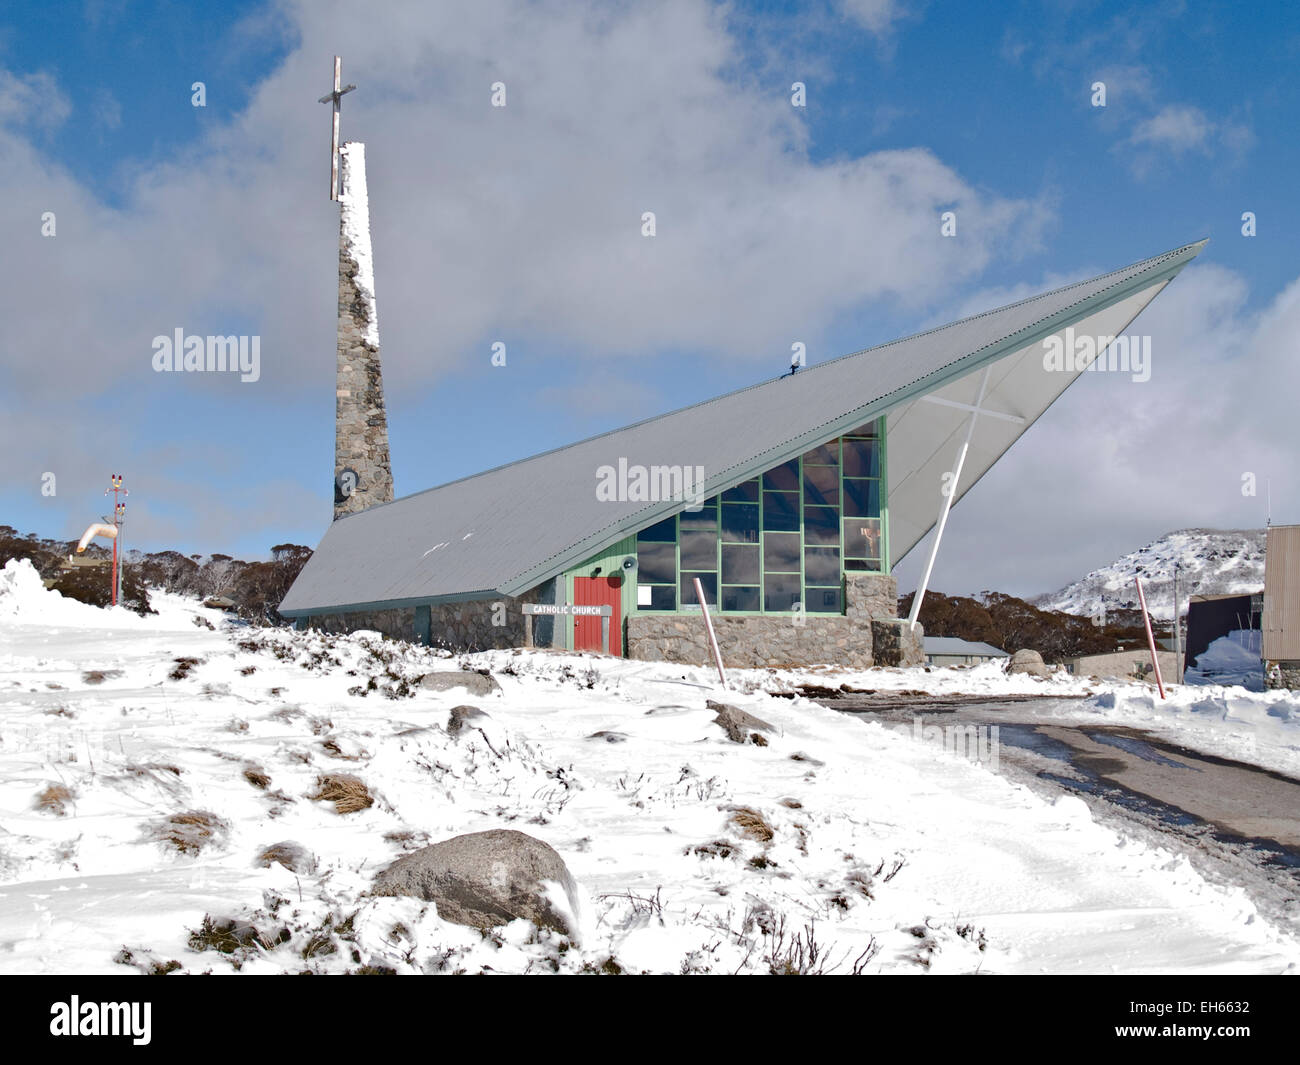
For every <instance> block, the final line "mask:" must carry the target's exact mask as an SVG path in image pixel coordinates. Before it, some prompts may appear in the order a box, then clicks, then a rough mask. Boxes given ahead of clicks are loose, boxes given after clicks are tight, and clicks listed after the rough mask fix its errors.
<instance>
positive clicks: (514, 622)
mask: <svg viewBox="0 0 1300 1065" xmlns="http://www.w3.org/2000/svg"><path fill="white" fill-rule="evenodd" d="M546 587H548V586H543V587H542V588H534V589H533V590H532V591H529V592H525V593H524V594H523V595H522V596H518V597H514V596H498V597H497V598H495V599H475V600H471V601H468V602H464V603H441V604H434V605H432V606H430V607H428V608H427V609H428V612H429V621H428V626H429V631H428V638H427V642H428V643H429V644H430V645H431V646H433V647H443V648H446V649H447V650H449V651H457V652H462V651H488V650H495V649H498V648H507V647H522V646H523V644H524V615H523V611H522V610H521V609H520V606H521V605H522V604H523V603H536V602H541V601H543V600H542V599H541V598H540V595H541V593H542V592H543V590H544V589H545V588H546ZM423 609H424V608H420V607H396V608H393V609H390V610H356V611H350V612H348V613H346V614H317V615H315V616H314V617H311V618H308V619H306V622H307V627H308V628H312V629H320V630H321V631H324V632H356V631H358V630H359V629H373V630H375V631H376V632H381V633H383V634H384V635H385V636H388V637H391V638H392V639H394V640H406V641H407V642H409V643H425V642H426V634H425V632H424V631H423V629H424V621H423V616H422V610H423ZM534 620H536V619H534ZM498 622H499V624H498ZM538 629H539V630H540V629H541V626H538ZM533 643H534V645H536V646H541V647H545V646H548V645H549V643H550V635H549V634H548V633H546V632H545V631H534V633H533Z"/></svg>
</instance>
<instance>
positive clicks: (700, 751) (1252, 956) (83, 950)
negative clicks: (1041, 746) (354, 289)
mask: <svg viewBox="0 0 1300 1065" xmlns="http://www.w3.org/2000/svg"><path fill="white" fill-rule="evenodd" d="M154 600H155V605H156V606H157V607H158V608H159V610H160V613H159V615H158V616H157V617H149V618H144V619H141V618H137V617H135V616H133V615H131V614H128V613H125V612H123V611H110V612H105V611H100V610H96V609H94V608H90V607H83V606H81V605H80V604H75V603H70V602H68V601H66V600H63V599H61V598H60V597H58V596H56V595H54V594H52V593H49V592H46V591H45V590H44V589H43V588H42V587H41V586H40V582H39V580H37V579H36V575H35V573H34V572H33V571H31V570H30V567H28V566H27V565H26V564H25V563H10V564H9V566H8V567H6V569H5V570H4V571H3V573H2V574H0V767H2V770H0V972H6V973H95V972H121V973H131V972H137V971H150V970H155V969H157V970H173V971H176V970H179V971H186V972H208V971H211V972H214V973H223V972H226V973H229V972H235V971H239V972H245V973H248V972H254V973H258V972H260V973H267V972H301V971H307V970H309V971H315V972H343V971H347V970H352V971H355V970H357V969H360V968H362V967H364V966H371V967H375V968H386V969H393V970H396V971H398V972H457V971H466V972H481V971H496V972H523V971H531V972H554V971H558V972H581V971H597V972H599V971H616V970H623V971H632V972H640V971H652V972H674V973H676V972H736V971H739V972H768V971H769V970H771V969H773V968H776V969H786V968H794V969H803V970H809V969H811V970H817V969H826V970H832V971H838V972H849V971H853V970H854V969H858V970H860V971H864V972H869V973H877V972H915V973H921V972H942V973H969V972H975V971H981V972H993V973H1011V972H1103V973H1109V972H1124V973H1133V972H1143V973H1156V972H1158V973H1165V972H1285V971H1291V972H1297V971H1300V943H1297V941H1296V940H1295V939H1294V938H1292V937H1291V936H1289V935H1287V934H1286V933H1284V932H1282V931H1279V930H1278V929H1276V928H1274V927H1272V926H1270V925H1269V924H1268V923H1267V922H1266V921H1264V920H1263V919H1262V918H1261V917H1260V915H1259V913H1258V912H1257V911H1256V909H1255V907H1254V905H1253V904H1252V903H1251V902H1250V900H1249V899H1248V898H1247V897H1246V895H1245V893H1244V892H1242V891H1240V890H1239V889H1235V888H1224V887H1219V886H1214V885H1211V884H1210V883H1208V882H1207V881H1206V880H1205V879H1203V878H1202V877H1201V875H1200V874H1199V873H1197V872H1196V871H1195V870H1194V869H1193V868H1192V867H1191V866H1190V865H1189V863H1188V862H1187V861H1186V859H1185V858H1182V857H1180V856H1175V855H1174V854H1173V853H1172V852H1170V851H1166V850H1163V849H1161V848H1159V847H1155V846H1151V845H1150V844H1148V843H1143V842H1139V841H1137V840H1134V839H1132V838H1126V837H1125V836H1123V835H1121V834H1119V833H1118V832H1117V830H1116V829H1115V828H1113V827H1111V826H1109V825H1103V824H1098V823H1096V822H1094V821H1093V819H1092V817H1091V815H1090V814H1089V811H1088V808H1087V807H1086V806H1085V804H1084V803H1083V802H1082V801H1081V800H1078V799H1075V798H1073V797H1062V798H1059V799H1057V800H1056V801H1055V802H1049V801H1046V800H1044V799H1042V798H1039V797H1038V796H1036V795H1035V794H1034V793H1032V792H1031V791H1029V790H1028V789H1027V788H1025V787H1022V786H1019V785H1016V784H1013V783H1011V782H1010V781H1008V780H1006V779H1005V778H1003V777H1000V776H998V775H996V774H995V773H992V772H989V771H987V770H986V769H984V768H981V767H980V766H979V765H976V764H974V763H972V762H969V761H966V760H963V759H959V758H957V757H955V756H953V755H950V754H947V753H944V752H943V751H940V750H936V749H934V748H933V747H931V746H929V745H926V744H920V743H916V742H914V741H913V740H911V739H909V738H908V737H906V736H902V735H898V734H895V732H894V731H892V730H891V729H888V728H883V727H881V726H880V725H877V724H873V723H867V722H864V721H862V720H859V719H856V718H854V717H850V716H848V715H844V714H840V713H837V712H835V711H832V710H828V709H825V708H823V707H821V706H819V705H817V704H815V703H812V702H810V701H808V700H806V699H803V698H799V697H796V698H794V699H789V698H780V697H777V696H775V695H773V694H772V692H773V691H776V690H786V691H789V690H790V689H791V688H792V686H793V685H794V684H795V683H798V682H800V681H806V680H814V681H816V682H817V683H822V684H838V683H841V682H843V683H848V684H851V685H854V686H857V687H870V688H876V689H885V688H893V689H916V690H925V691H936V692H941V691H961V692H988V693H990V694H996V693H1010V692H1033V693H1037V694H1047V693H1051V692H1060V693H1067V692H1075V693H1083V692H1091V693H1092V696H1091V698H1089V699H1087V700H1081V701H1077V702H1071V703H1068V704H1065V703H1063V704H1062V706H1063V709H1062V714H1063V715H1074V716H1077V717H1082V718H1090V719H1091V720H1100V719H1103V718H1104V719H1106V720H1109V721H1120V722H1127V723H1133V724H1136V725H1139V726H1140V727H1144V728H1150V729H1152V730H1153V731H1160V732H1162V733H1165V734H1168V735H1172V736H1175V737H1176V738H1178V739H1179V741H1180V742H1183V743H1185V744H1187V745H1189V746H1196V745H1198V744H1201V743H1204V744H1212V745H1213V746H1212V747H1210V748H1208V749H1212V750H1215V751H1217V752H1218V753H1223V754H1230V755H1231V756H1234V757H1241V758H1243V760H1247V759H1248V760H1251V761H1257V762H1259V763H1260V764H1264V765H1269V766H1270V767H1272V768H1278V769H1283V770H1285V771H1288V772H1292V773H1294V772H1296V770H1297V767H1300V739H1298V738H1297V737H1300V728H1298V726H1300V701H1297V700H1296V699H1294V698H1293V697H1290V696H1284V695H1279V694H1277V693H1268V694H1251V693H1247V692H1245V691H1243V690H1241V689H1220V688H1196V689H1182V688H1179V689H1175V690H1174V693H1173V696H1172V698H1171V700H1170V701H1169V702H1168V703H1166V704H1160V703H1159V701H1158V699H1155V698H1153V695H1152V693H1150V692H1149V691H1148V689H1146V688H1145V687H1143V686H1140V685H1101V684H1098V683H1097V682H1093V681H1086V680H1078V679H1074V678H1065V677H1059V676H1058V677H1056V678H1053V679H1052V680H1049V681H1046V682H1043V681H1036V680H1032V679H1030V678H1022V677H1012V678H1008V677H1005V676H1003V675H1002V673H1001V671H1000V667H998V666H997V665H992V664H990V665H986V666H981V667H977V668H976V669H970V670H935V671H933V672H925V671H923V670H873V671H869V672H867V673H833V672H830V671H799V672H797V673H796V672H788V673H775V672H770V671H747V672H739V673H736V674H735V675H734V676H733V690H732V691H730V692H724V691H723V690H721V689H720V688H719V687H718V686H717V683H716V677H715V676H714V675H712V673H711V671H708V670H704V669H695V668H690V667H681V666H669V665H663V664H651V663H644V662H630V661H619V660H609V659H600V658H596V657H593V656H584V655H564V654H554V653H549V652H540V651H539V652H489V653H485V654H481V655H471V656H460V657H459V658H458V659H450V658H448V657H447V656H445V655H439V654H438V653H437V652H433V651H428V650H425V649H420V648H410V647H407V646H405V645H401V644H395V643H392V642H391V641H384V640H381V639H380V638H379V637H378V636H376V635H366V634H356V635H353V636H350V637H330V636H321V635H318V634H313V633H293V632H287V631H281V630H258V629H250V628H245V627H238V626H233V625H231V624H230V623H229V622H226V621H224V620H223V619H222V617H221V615H220V613H219V612H217V611H209V610H204V609H203V608H201V607H199V606H197V605H196V604H195V603H194V602H193V601H190V600H184V599H181V598H179V597H172V596H167V595H155V596H154ZM195 618H205V619H207V621H208V622H209V623H210V624H212V625H213V626H214V628H212V629H209V628H207V627H206V626H204V625H201V624H196V623H195V620H194V619H195ZM458 664H459V665H461V666H465V667H468V668H480V669H491V671H492V673H493V674H494V675H495V676H496V677H497V679H498V680H499V682H500V684H501V686H502V689H503V690H502V691H501V692H500V693H498V694H494V695H491V696H488V697H484V698H472V697H468V696H467V695H466V694H465V693H464V692H463V691H451V692H447V693H434V692H430V691H427V690H423V689H420V688H418V687H415V688H412V683H413V682H414V681H415V680H416V679H417V678H418V677H419V676H421V675H422V674H424V673H427V672H430V671H432V670H437V669H450V668H456V667H457V665H458ZM707 698H714V699H721V700H725V701H728V702H732V703H734V704H736V705H738V706H740V707H742V708H743V709H745V710H747V711H748V712H750V713H752V714H755V715H756V716H758V717H760V718H763V719H764V720H766V721H768V722H769V723H771V724H772V725H773V726H774V727H775V733H774V734H773V735H772V736H771V737H769V739H770V742H769V744H768V745H767V746H766V747H759V746H752V745H744V746H741V745H737V744H734V743H732V742H730V741H729V740H727V739H726V737H725V735H724V734H723V732H722V730H721V729H720V728H719V727H718V726H717V725H715V724H714V723H713V721H712V718H713V712H712V711H710V710H707V709H706V708H705V700H706V699H707ZM463 703H472V704H475V705H477V706H479V707H480V708H481V709H483V710H485V711H486V712H487V713H488V714H489V715H490V719H489V720H488V721H486V722H484V728H483V730H482V731H481V732H472V733H469V734H468V735H467V736H466V735H463V736H462V738H460V739H457V738H455V737H454V736H452V735H449V734H448V733H447V731H446V729H445V725H446V723H447V718H448V712H449V710H450V709H451V708H452V707H453V706H456V705H459V704H463ZM597 733H602V734H603V735H599V736H597V735H596V734H597ZM1225 748H1227V749H1225ZM334 774H346V775H349V776H353V777H356V778H359V779H360V780H361V781H362V782H364V784H365V785H366V788H367V789H368V791H369V793H370V795H371V797H372V800H373V801H372V804H371V805H369V806H368V807H365V808H364V809H361V810H359V811H357V812H351V813H339V812H338V808H337V807H336V805H335V804H334V803H332V802H329V801H324V800H315V799H312V798H311V797H310V796H311V795H313V794H315V793H316V791H317V790H318V787H319V782H320V778H321V777H322V776H325V775H334ZM738 808H745V809H746V810H747V811H749V814H745V815H742V816H741V818H740V822H743V823H744V824H746V825H748V828H743V827H742V824H741V823H740V822H738V821H737V820H736V815H737V810H738ZM753 814H757V815H758V819H757V822H756V820H755V818H754V817H753V816H752V815H753ZM496 827H511V828H515V829H519V830H521V831H524V832H528V833H529V834H531V835H534V836H536V837H538V838H539V839H542V840H545V841H546V842H547V843H549V844H551V845H552V846H553V847H555V848H556V850H557V851H559V853H560V854H561V855H562V857H563V858H564V860H565V861H566V863H567V864H568V866H569V868H570V870H571V871H572V873H573V875H574V877H575V878H576V879H577V881H578V882H579V884H580V885H581V887H582V889H583V892H584V895H585V899H584V905H583V909H584V913H583V919H582V928H581V935H580V936H577V937H573V938H571V939H563V938H562V937H560V936H559V935H557V934H555V933H552V932H540V933H539V932H537V931H536V930H535V929H533V927H532V926H531V925H527V924H525V923H524V922H518V921H517V922H515V923H514V924H512V925H509V926H507V927H505V928H504V929H501V930H500V931H499V933H489V934H487V935H483V934H481V933H479V932H478V931H475V930H472V929H467V928H463V927H461V926H458V925H454V924H451V923H448V922H444V921H442V920H440V919H439V917H438V915H437V913H436V911H435V909H434V907H432V906H431V905H429V904H427V903H423V902H420V901H418V900H411V899H396V898H371V897H369V896H367V894H366V890H367V888H368V887H369V885H370V882H371V879H372V877H373V875H374V873H375V872H376V871H377V870H379V869H381V868H383V867H384V866H385V865H387V864H388V863H389V862H391V861H392V860H393V859H394V858H396V857H398V856H399V855H401V854H402V853H404V852H405V851H406V850H409V849H412V848H414V847H418V846H421V845H423V844H424V843H426V842H436V841H439V840H442V839H446V838H448V837H450V836H453V835H457V834H460V833H463V832H472V831H479V830H483V829H488V828H496ZM769 833H770V836H771V838H770V839H765V838H762V837H764V836H766V835H768V834H769ZM273 844H285V845H286V846H284V847H282V848H280V853H281V855H282V856H284V857H285V861H286V862H287V863H288V864H289V865H292V866H293V867H294V868H293V869H290V868H288V867H286V865H285V864H281V863H279V862H272V863H271V864H270V866H269V867H263V866H262V865H260V864H259V863H258V856H259V855H260V854H262V853H263V852H264V851H265V850H266V849H267V848H268V847H269V846H271V845H273ZM205 918H208V919H209V920H208V922H207V925H206V927H205Z"/></svg>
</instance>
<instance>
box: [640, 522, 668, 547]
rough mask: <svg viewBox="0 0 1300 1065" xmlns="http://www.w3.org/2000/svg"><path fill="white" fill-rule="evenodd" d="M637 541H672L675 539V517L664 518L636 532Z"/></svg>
mask: <svg viewBox="0 0 1300 1065" xmlns="http://www.w3.org/2000/svg"><path fill="white" fill-rule="evenodd" d="M636 538H637V541H638V542H640V543H647V542H649V541H652V540H655V541H667V542H668V543H672V542H673V541H675V540H676V539H677V519H676V518H664V520H663V521H660V522H656V523H655V524H654V525H651V526H650V528H648V529H642V530H641V531H640V532H639V533H637V534H636Z"/></svg>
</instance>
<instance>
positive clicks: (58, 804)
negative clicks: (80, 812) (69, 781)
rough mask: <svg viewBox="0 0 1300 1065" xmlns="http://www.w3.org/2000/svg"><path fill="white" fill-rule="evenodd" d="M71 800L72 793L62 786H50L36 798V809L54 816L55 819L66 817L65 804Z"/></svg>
mask: <svg viewBox="0 0 1300 1065" xmlns="http://www.w3.org/2000/svg"><path fill="white" fill-rule="evenodd" d="M72 799H73V791H72V789H71V788H69V787H67V786H66V785H64V784H51V785H50V786H49V787H47V788H46V789H45V790H44V791H42V792H41V793H40V794H39V795H37V796H36V809H38V810H43V811H45V812H47V813H52V814H54V816H55V817H65V816H67V813H68V809H67V804H68V803H70V802H71V801H72Z"/></svg>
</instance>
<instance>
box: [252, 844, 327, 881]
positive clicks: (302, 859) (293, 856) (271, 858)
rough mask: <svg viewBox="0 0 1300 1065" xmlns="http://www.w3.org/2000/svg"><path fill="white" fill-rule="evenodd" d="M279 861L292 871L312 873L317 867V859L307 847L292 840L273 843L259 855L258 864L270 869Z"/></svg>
mask: <svg viewBox="0 0 1300 1065" xmlns="http://www.w3.org/2000/svg"><path fill="white" fill-rule="evenodd" d="M275 862H279V863H280V864H281V865H283V866H284V867H285V868H286V869H288V870H289V872H291V873H304V874H306V873H310V872H312V871H313V870H314V869H315V868H316V860H315V858H313V857H312V856H311V855H310V854H308V853H307V850H306V848H305V847H303V846H302V845H300V844H298V843H294V842H293V841H292V840H285V841H283V842H281V843H272V844H271V845H270V846H269V847H267V848H265V849H264V850H263V851H262V853H261V854H259V855H258V856H257V864H258V865H260V866H261V867H262V868H264V869H269V868H270V867H271V866H272V864H274V863H275Z"/></svg>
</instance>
